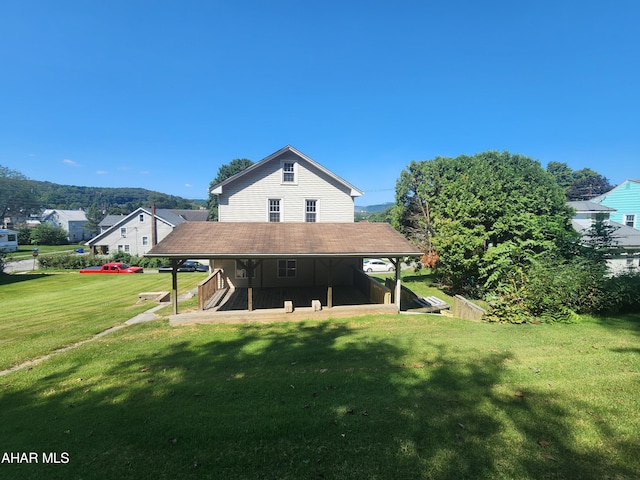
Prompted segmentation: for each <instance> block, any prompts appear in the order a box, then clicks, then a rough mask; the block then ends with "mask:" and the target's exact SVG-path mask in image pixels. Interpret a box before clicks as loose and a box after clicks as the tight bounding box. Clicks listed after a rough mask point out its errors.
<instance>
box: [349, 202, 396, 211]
mask: <svg viewBox="0 0 640 480" xmlns="http://www.w3.org/2000/svg"><path fill="white" fill-rule="evenodd" d="M392 206H393V202H387V203H381V204H378V205H368V206H365V207H363V206H360V205H356V207H355V211H356V212H358V213H364V214H369V213H380V212H383V211H385V210H386V209H387V208H389V207H392Z"/></svg>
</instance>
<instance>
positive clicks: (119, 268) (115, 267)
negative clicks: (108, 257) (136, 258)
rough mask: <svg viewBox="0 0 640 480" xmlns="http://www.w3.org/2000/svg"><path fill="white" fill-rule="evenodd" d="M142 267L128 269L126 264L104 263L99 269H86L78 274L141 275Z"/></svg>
mask: <svg viewBox="0 0 640 480" xmlns="http://www.w3.org/2000/svg"><path fill="white" fill-rule="evenodd" d="M142 272H143V268H142V267H130V266H129V265H127V264H126V263H120V262H113V263H105V264H104V265H102V266H100V267H87V268H83V269H82V270H80V273H142Z"/></svg>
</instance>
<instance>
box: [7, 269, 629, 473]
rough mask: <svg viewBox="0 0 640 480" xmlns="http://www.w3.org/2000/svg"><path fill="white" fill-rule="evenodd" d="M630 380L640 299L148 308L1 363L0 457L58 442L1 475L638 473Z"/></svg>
mask: <svg viewBox="0 0 640 480" xmlns="http://www.w3.org/2000/svg"><path fill="white" fill-rule="evenodd" d="M186 275H190V274H185V276H186ZM148 276H149V277H156V278H157V277H161V276H160V275H148ZM52 277H53V276H52ZM57 277H59V278H60V281H64V277H65V276H64V275H62V276H56V278H57ZM136 277H137V276H136ZM142 277H143V278H146V277H147V275H146V274H145V275H144V276H142ZM127 278H128V279H129V280H128V282H132V281H133V280H134V279H132V278H131V277H127ZM162 278H164V281H165V282H168V281H169V280H168V277H162ZM105 280H106V279H104V280H103V281H105ZM141 280H142V279H141ZM49 281H52V280H51V278H50V277H42V278H33V279H32V280H31V282H33V283H32V288H34V289H38V288H42V289H45V287H44V286H43V287H40V284H41V282H44V283H47V282H49ZM93 281H95V282H96V284H95V285H94V287H93V290H94V291H95V290H97V287H103V286H104V284H103V283H100V282H99V280H98V279H94V280H93ZM181 282H182V278H181ZM29 283H30V281H25V282H20V283H14V284H12V285H9V287H13V288H14V290H13V293H12V295H13V296H15V295H18V293H19V290H18V289H19V287H20V286H22V287H23V288H25V290H24V291H23V292H31V288H29V289H28V290H26V284H29ZM71 284H73V285H75V287H74V288H79V286H78V285H76V284H75V283H73V282H72V283H71ZM133 285H136V286H137V284H133ZM109 286H111V285H109ZM6 287H7V285H3V286H0V292H1V293H0V295H3V296H5V297H4V298H5V299H6V295H5V293H4V289H5V288H6ZM50 288H51V287H47V289H50ZM117 288H119V289H121V290H123V289H127V290H134V291H135V294H137V291H138V290H139V289H138V288H135V287H132V284H130V283H126V282H124V281H123V283H122V284H118V285H117ZM165 289H166V288H165ZM23 295H24V297H27V296H28V295H30V293H29V294H28V295H27V293H24V294H23ZM131 303H135V299H133V302H132V299H131V298H129V303H128V304H127V302H123V304H122V305H120V306H119V307H118V309H126V308H128V307H127V305H128V306H129V307H130V305H131ZM19 305H20V303H19V302H18V301H15V303H13V305H12V308H16V307H18V306H19ZM21 308H25V309H28V308H29V304H28V302H27V300H26V298H25V299H24V301H23V303H22V304H21ZM67 310H68V314H69V315H70V311H71V309H70V308H68V309H67ZM2 315H3V317H2V324H4V323H5V322H6V321H7V319H8V318H9V316H8V315H7V313H6V310H4V313H3V314H2ZM114 315H115V312H114ZM118 315H120V316H121V318H124V317H126V316H128V315H122V314H121V313H119V314H118ZM34 316H37V315H35V314H34ZM81 316H82V315H78V318H79V317H81ZM44 320H45V319H43V321H44ZM22 322H25V320H24V319H23V320H22ZM64 322H65V321H64V316H62V315H60V316H55V317H53V318H50V319H49V320H48V321H47V322H46V323H49V324H50V327H51V331H56V330H60V329H64V328H66V327H65V325H64ZM107 323H109V322H105V324H107ZM112 323H114V322H112ZM103 326H104V325H101V326H99V327H98V326H96V328H97V329H100V328H102V327H103ZM10 334H11V335H12V336H13V337H15V339H14V341H15V342H18V343H28V341H29V340H28V337H26V336H23V333H22V331H21V330H20V329H12V330H10ZM0 335H1V336H0V338H2V339H3V341H4V338H5V331H2V332H0ZM639 387H640V314H639V315H634V316H628V317H625V318H615V319H613V318H611V319H584V320H583V321H582V322H581V323H579V324H573V325H566V324H562V325H496V324H485V323H475V322H467V321H463V320H458V319H451V318H445V317H440V316H436V315H420V316H415V315H411V316H403V315H392V316H370V317H362V318H354V319H347V320H333V321H326V322H303V323H279V324H272V325H198V326H188V327H178V328H172V327H169V325H168V322H166V321H157V322H151V323H147V324H140V325H134V326H130V327H127V328H126V329H122V330H119V331H117V332H115V333H113V334H111V335H108V336H106V337H102V338H99V339H96V340H94V341H92V342H90V343H87V344H84V345H83V346H81V347H78V348H76V349H74V350H71V351H68V352H65V353H62V354H58V355H56V356H54V357H52V358H50V359H49V360H47V361H46V362H43V363H40V364H38V365H36V366H34V367H33V368H32V369H30V370H26V369H25V370H20V371H17V372H14V373H11V374H9V375H6V376H3V377H0V392H1V393H0V412H2V419H3V421H2V422H0V438H1V439H2V440H0V442H2V447H1V448H0V455H1V454H2V453H3V452H40V453H39V455H41V452H56V453H57V454H58V457H59V458H60V456H61V455H62V454H63V453H64V454H65V455H64V456H63V457H62V458H67V455H68V462H67V463H63V464H56V465H44V464H42V462H39V463H38V464H7V463H0V478H20V479H31V478H43V479H44V478H46V479H80V478H82V479H103V478H132V479H134V478H135V479H174V478H212V479H234V478H237V479H246V478H255V479H267V478H268V479H272V478H278V479H287V478H289V479H313V478H322V479H345V478H347V479H405V478H406V479H409V478H411V479H452V478H455V479H465V478H466V479H616V480H619V479H637V478H640V458H639V456H638V445H639V444H640V434H639V432H640V413H639V412H640V398H639V395H638V392H639V391H640V388H639Z"/></svg>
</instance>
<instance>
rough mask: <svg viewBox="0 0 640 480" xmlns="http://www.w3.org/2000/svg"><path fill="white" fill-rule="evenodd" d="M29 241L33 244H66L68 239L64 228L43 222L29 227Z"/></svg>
mask: <svg viewBox="0 0 640 480" xmlns="http://www.w3.org/2000/svg"><path fill="white" fill-rule="evenodd" d="M31 243H32V244H33V245H66V244H67V243H69V240H68V239H67V231H66V230H65V229H64V228H62V227H60V226H59V225H53V224H51V223H47V222H45V223H41V224H40V225H38V226H37V227H33V228H32V229H31Z"/></svg>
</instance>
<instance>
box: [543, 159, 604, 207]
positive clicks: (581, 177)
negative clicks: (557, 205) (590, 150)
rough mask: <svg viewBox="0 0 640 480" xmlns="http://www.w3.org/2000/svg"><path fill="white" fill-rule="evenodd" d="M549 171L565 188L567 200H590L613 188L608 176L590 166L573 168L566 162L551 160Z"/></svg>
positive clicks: (548, 166)
mask: <svg viewBox="0 0 640 480" xmlns="http://www.w3.org/2000/svg"><path fill="white" fill-rule="evenodd" d="M547 172H549V173H550V174H551V175H553V178H555V180H556V183H557V184H558V185H559V186H560V187H561V188H562V189H564V191H565V193H566V195H567V200H569V201H573V200H589V199H591V198H593V197H597V196H598V195H602V194H603V193H606V192H608V191H609V190H611V189H612V188H613V186H612V185H611V184H610V183H609V180H607V178H605V177H603V176H602V175H601V174H599V173H598V172H596V171H594V170H591V169H590V168H583V169H581V170H575V171H574V170H571V168H569V166H567V164H566V163H560V162H549V164H548V165H547Z"/></svg>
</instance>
